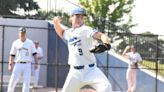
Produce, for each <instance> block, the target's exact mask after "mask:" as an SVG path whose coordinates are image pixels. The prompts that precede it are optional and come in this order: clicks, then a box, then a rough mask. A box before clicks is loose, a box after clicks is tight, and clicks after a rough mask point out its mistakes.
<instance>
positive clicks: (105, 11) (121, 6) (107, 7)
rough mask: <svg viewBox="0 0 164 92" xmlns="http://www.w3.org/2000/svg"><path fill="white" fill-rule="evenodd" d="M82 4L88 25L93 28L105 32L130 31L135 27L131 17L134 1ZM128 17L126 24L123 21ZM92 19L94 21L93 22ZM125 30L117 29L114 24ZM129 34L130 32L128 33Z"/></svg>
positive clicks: (86, 0) (104, 0)
mask: <svg viewBox="0 0 164 92" xmlns="http://www.w3.org/2000/svg"><path fill="white" fill-rule="evenodd" d="M79 1H80V4H81V5H82V7H83V8H85V9H86V11H87V14H88V16H87V19H86V23H87V24H88V25H90V26H92V27H95V28H97V29H99V30H100V31H104V30H105V29H108V30H111V31H114V32H116V31H118V30H121V31H128V29H130V28H131V27H133V26H135V25H134V24H132V16H131V15H130V12H131V10H132V9H133V7H134V5H133V2H134V0H79ZM125 15H126V16H128V19H127V20H128V21H127V22H126V23H122V24H120V23H121V22H125V20H124V19H123V17H124V16H125ZM91 19H92V20H91ZM112 23H113V24H115V25H116V24H118V23H119V25H117V26H119V27H122V28H123V29H126V30H123V29H120V28H117V26H114V25H113V24H112ZM128 32H129V31H128Z"/></svg>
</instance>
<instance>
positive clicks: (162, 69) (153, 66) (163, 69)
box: [141, 60, 164, 78]
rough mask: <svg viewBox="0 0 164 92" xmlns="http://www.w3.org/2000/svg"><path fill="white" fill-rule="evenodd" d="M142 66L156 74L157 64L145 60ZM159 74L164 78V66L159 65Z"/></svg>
mask: <svg viewBox="0 0 164 92" xmlns="http://www.w3.org/2000/svg"><path fill="white" fill-rule="evenodd" d="M141 64H142V65H143V66H145V67H147V68H149V69H150V70H152V71H153V72H154V73H156V62H151V61H147V60H143V62H142V63H141ZM158 74H159V75H160V76H162V77H163V78H164V64H158Z"/></svg>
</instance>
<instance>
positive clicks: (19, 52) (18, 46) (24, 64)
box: [7, 27, 38, 92]
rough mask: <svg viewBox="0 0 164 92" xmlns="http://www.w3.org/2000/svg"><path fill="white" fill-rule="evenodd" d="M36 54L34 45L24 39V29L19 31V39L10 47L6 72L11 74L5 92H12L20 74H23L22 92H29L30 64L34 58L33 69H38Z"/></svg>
mask: <svg viewBox="0 0 164 92" xmlns="http://www.w3.org/2000/svg"><path fill="white" fill-rule="evenodd" d="M36 55H37V52H36V48H35V46H34V43H33V42H32V41H31V40H30V39H28V38H26V28H24V27H21V28H20V29H19V39H17V40H15V41H14V42H13V44H12V46H11V50H10V57H9V64H8V70H9V71H10V72H12V75H11V78H10V81H9V85H8V89H7V92H14V89H15V86H16V84H17V82H18V80H19V77H20V76H21V74H23V88H22V92H29V86H30V79H31V62H32V60H33V57H34V58H35V68H36V69H37V67H38V59H37V57H36Z"/></svg>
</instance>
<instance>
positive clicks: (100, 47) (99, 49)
mask: <svg viewBox="0 0 164 92" xmlns="http://www.w3.org/2000/svg"><path fill="white" fill-rule="evenodd" d="M110 49H111V45H110V44H106V43H104V44H98V45H97V46H95V47H94V48H92V49H91V50H89V51H90V52H91V53H102V52H104V51H106V50H110Z"/></svg>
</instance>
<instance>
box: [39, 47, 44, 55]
mask: <svg viewBox="0 0 164 92" xmlns="http://www.w3.org/2000/svg"><path fill="white" fill-rule="evenodd" d="M39 52H40V57H43V49H42V48H40V51H39Z"/></svg>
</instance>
